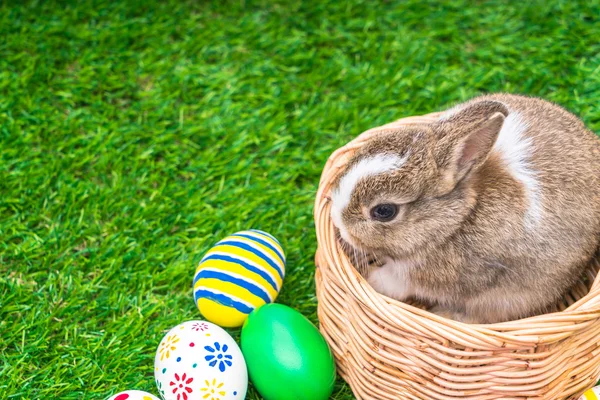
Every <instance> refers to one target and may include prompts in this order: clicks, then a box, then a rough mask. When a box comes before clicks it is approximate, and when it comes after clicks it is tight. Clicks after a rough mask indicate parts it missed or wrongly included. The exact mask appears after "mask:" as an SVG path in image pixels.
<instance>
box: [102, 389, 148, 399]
mask: <svg viewBox="0 0 600 400" xmlns="http://www.w3.org/2000/svg"><path fill="white" fill-rule="evenodd" d="M108 400H158V397H156V396H154V395H151V394H150V393H147V392H142V391H141V390H126V391H124V392H121V393H117V394H115V395H114V396H112V397H109V398H108Z"/></svg>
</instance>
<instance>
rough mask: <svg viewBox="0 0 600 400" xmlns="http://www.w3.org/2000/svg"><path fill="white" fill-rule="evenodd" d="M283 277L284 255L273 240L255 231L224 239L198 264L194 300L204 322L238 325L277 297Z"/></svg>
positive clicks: (273, 238)
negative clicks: (204, 319)
mask: <svg viewBox="0 0 600 400" xmlns="http://www.w3.org/2000/svg"><path fill="white" fill-rule="evenodd" d="M284 276H285V254H284V252H283V249H282V247H281V245H280V244H279V242H278V241H277V239H275V237H273V236H271V235H269V234H268V233H266V232H263V231H259V230H256V229H252V230H248V231H241V232H237V233H234V234H233V235H231V236H227V237H226V238H225V239H223V240H221V241H220V242H218V243H217V244H216V245H215V246H214V247H213V248H211V249H210V250H209V251H208V252H207V253H206V255H205V256H204V258H202V260H201V261H200V264H199V265H198V268H197V269H196V275H195V276H194V283H193V287H194V301H195V302H196V305H197V306H198V309H199V310H200V312H201V313H202V315H203V316H204V318H206V319H207V320H209V321H211V322H213V323H215V324H217V325H220V326H223V327H227V328H235V327H239V326H241V325H242V324H243V323H244V321H245V320H246V318H247V317H248V314H250V313H251V312H252V311H254V310H255V309H257V308H259V307H261V306H262V305H264V304H266V303H272V302H274V301H275V299H276V298H277V295H278V294H279V291H280V290H281V286H282V285H283V277H284Z"/></svg>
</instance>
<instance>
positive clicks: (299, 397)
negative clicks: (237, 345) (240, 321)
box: [241, 304, 335, 400]
mask: <svg viewBox="0 0 600 400" xmlns="http://www.w3.org/2000/svg"><path fill="white" fill-rule="evenodd" d="M241 343H242V346H241V347H242V353H243V354H244V358H245V360H246V365H247V366H248V373H249V375H250V379H251V380H252V383H254V386H255V387H256V389H257V390H258V391H259V392H260V394H261V395H262V396H263V397H264V398H265V400H326V399H328V398H329V396H330V395H331V392H332V391H333V385H334V383H335V363H334V361H333V356H332V354H331V350H330V349H329V346H328V345H327V342H325V338H324V337H323V335H321V333H320V332H319V330H318V329H317V328H316V327H315V326H314V325H313V324H312V323H311V322H310V321H309V320H308V319H306V318H305V317H304V316H303V315H302V314H300V313H299V312H298V311H296V310H294V309H292V308H290V307H287V306H284V305H281V304H267V305H264V306H262V307H260V308H259V309H257V310H255V311H253V312H252V313H250V315H249V316H248V319H247V320H246V322H245V323H244V326H243V328H242V336H241Z"/></svg>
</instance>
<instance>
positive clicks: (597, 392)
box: [579, 386, 600, 400]
mask: <svg viewBox="0 0 600 400" xmlns="http://www.w3.org/2000/svg"><path fill="white" fill-rule="evenodd" d="M599 399H600V386H594V387H593V388H591V389H590V390H588V391H586V392H585V393H584V394H583V396H581V397H580V398H579V400H599Z"/></svg>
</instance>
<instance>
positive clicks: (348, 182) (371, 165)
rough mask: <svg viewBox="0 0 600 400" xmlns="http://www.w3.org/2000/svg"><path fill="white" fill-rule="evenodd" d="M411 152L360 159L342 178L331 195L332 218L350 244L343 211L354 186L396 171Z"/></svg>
mask: <svg viewBox="0 0 600 400" xmlns="http://www.w3.org/2000/svg"><path fill="white" fill-rule="evenodd" d="M409 155H410V152H407V153H406V155H404V156H403V157H400V156H397V155H395V154H377V155H374V156H372V157H367V158H365V159H362V160H360V161H359V162H358V163H357V164H356V165H354V166H353V167H352V168H351V169H350V170H349V171H348V172H347V173H346V174H345V175H344V176H343V177H342V179H341V180H340V182H339V185H338V187H337V189H336V190H334V191H333V193H332V195H331V200H332V204H331V218H332V219H333V223H334V224H335V226H336V227H337V228H338V229H339V230H340V234H341V235H342V237H343V238H344V240H346V241H347V242H349V243H350V244H353V242H352V239H351V238H350V237H349V236H350V235H348V232H347V231H346V228H345V226H344V223H343V218H342V213H343V212H344V210H345V209H346V207H348V204H350V199H351V198H352V194H353V193H354V188H355V187H356V185H357V184H358V182H359V181H360V180H361V179H363V178H365V177H367V176H374V175H379V174H383V173H386V172H390V171H394V170H397V169H399V168H400V167H402V166H403V165H404V164H405V163H406V160H408V157H409Z"/></svg>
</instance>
